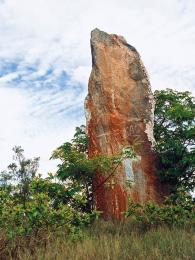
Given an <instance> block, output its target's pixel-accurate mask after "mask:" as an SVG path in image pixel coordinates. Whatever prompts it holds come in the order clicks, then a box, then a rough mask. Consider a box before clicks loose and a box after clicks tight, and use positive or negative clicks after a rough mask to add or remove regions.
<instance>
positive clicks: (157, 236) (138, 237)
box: [7, 222, 195, 260]
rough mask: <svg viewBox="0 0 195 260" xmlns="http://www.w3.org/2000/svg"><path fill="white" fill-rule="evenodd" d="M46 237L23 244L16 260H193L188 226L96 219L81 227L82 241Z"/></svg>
mask: <svg viewBox="0 0 195 260" xmlns="http://www.w3.org/2000/svg"><path fill="white" fill-rule="evenodd" d="M47 236H48V237H47V239H46V240H45V242H44V243H38V244H37V243H36V241H29V242H28V243H24V244H25V245H23V246H22V247H21V248H20V250H19V251H18V252H19V259H22V260H24V259H28V260H31V259H32V260H43V259H44V260H45V259H46V260H54V259H55V260H62V259H63V260H64V259H65V260H69V259H70V260H91V259H92V260H93V259H98V260H99V259H102V260H118V259H120V260H123V259H131V260H134V259H135V260H139V259H140V260H141V259H144V260H145V259H149V260H156V259H158V260H180V259H181V260H183V259H189V260H193V259H195V232H194V230H193V229H192V228H189V227H188V228H180V229H179V228H171V229H168V228H166V227H161V228H156V229H150V230H148V231H146V230H145V231H144V230H143V229H141V228H138V227H135V225H133V224H132V223H124V224H118V223H115V224H114V223H112V222H97V223H96V224H94V225H93V226H92V227H90V228H89V229H87V230H84V233H83V238H82V240H80V241H77V242H71V241H68V240H67V239H66V238H65V237H64V235H63V232H62V233H60V234H58V235H54V234H47ZM29 243H30V244H29ZM13 258H14V257H13ZM13 258H12V259H13ZM7 259H9V258H7ZM14 259H16V258H14Z"/></svg>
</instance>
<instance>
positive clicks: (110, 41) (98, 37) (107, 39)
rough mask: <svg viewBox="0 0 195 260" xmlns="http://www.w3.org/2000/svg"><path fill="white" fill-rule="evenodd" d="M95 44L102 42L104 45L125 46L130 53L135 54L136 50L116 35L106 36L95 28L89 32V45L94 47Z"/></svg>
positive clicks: (106, 34)
mask: <svg viewBox="0 0 195 260" xmlns="http://www.w3.org/2000/svg"><path fill="white" fill-rule="evenodd" d="M97 42H102V43H104V44H106V45H114V44H117V45H121V44H122V45H125V46H126V47H127V48H129V49H130V50H131V51H134V52H137V50H136V49H135V48H134V47H133V46H132V45H130V44H128V43H127V41H126V39H125V38H124V37H123V36H121V35H117V34H108V33H106V32H104V31H101V30H100V29H98V28H95V29H93V30H92V31H91V45H92V46H95V45H96V43H97Z"/></svg>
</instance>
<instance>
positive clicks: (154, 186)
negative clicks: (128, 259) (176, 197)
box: [85, 29, 161, 219]
mask: <svg viewBox="0 0 195 260" xmlns="http://www.w3.org/2000/svg"><path fill="white" fill-rule="evenodd" d="M91 50H92V65H93V67H92V72H91V76H90V79H89V92H88V96H87V98H86V104H85V110H86V118H87V131H88V135H89V140H90V145H89V156H90V157H94V156H96V155H100V154H101V155H115V154H120V153H121V151H122V149H123V148H124V147H128V146H130V145H136V146H137V149H136V153H137V155H138V159H137V160H130V159H126V160H124V163H123V166H121V167H119V168H117V170H116V171H115V173H114V175H113V176H112V177H111V178H109V179H108V180H107V181H106V182H105V183H104V184H102V185H101V183H103V182H104V180H105V178H106V177H105V176H104V175H103V174H101V173H97V176H96V178H95V180H94V187H93V189H94V196H95V202H96V206H97V209H98V210H100V211H102V212H103V216H104V218H108V217H111V216H114V217H116V218H118V219H121V218H122V212H124V211H125V210H126V209H127V204H128V198H132V200H134V201H139V202H146V201H148V200H153V201H160V200H161V188H160V185H159V183H158V181H157V173H156V168H155V154H154V152H153V150H152V146H153V143H154V138H153V112H154V99H153V95H152V92H151V88H150V82H149V79H148V75H147V72H146V69H145V67H144V65H143V63H142V61H141V59H140V55H139V53H138V52H137V51H136V49H135V48H134V47H132V46H131V45H129V44H128V43H127V42H126V40H125V39H124V38H123V37H122V36H118V35H115V34H111V35H109V34H107V33H105V32H102V31H100V30H98V29H95V30H93V31H92V33H91ZM128 182H131V183H132V185H131V187H129V185H127V183H128Z"/></svg>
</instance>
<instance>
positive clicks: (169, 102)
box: [154, 89, 195, 191]
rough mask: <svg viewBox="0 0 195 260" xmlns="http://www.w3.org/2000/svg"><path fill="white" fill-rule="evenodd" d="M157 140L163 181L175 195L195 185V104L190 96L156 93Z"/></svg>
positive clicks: (169, 90) (175, 92)
mask: <svg viewBox="0 0 195 260" xmlns="http://www.w3.org/2000/svg"><path fill="white" fill-rule="evenodd" d="M154 96H155V101H156V107H155V120H154V136H155V139H156V151H157V152H158V154H159V159H160V170H159V174H160V178H161V180H162V182H165V183H169V184H170V186H171V187H172V189H173V191H175V190H177V189H178V188H179V187H185V189H187V190H193V188H194V185H195V103H194V97H192V95H191V93H189V92H187V91H186V92H179V91H175V90H171V89H166V90H160V91H155V93H154Z"/></svg>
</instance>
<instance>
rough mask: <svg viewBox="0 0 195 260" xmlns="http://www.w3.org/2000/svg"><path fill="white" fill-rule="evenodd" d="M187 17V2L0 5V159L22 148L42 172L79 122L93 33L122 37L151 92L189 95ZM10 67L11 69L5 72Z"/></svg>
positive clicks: (191, 34) (191, 51) (194, 34)
mask: <svg viewBox="0 0 195 260" xmlns="http://www.w3.org/2000/svg"><path fill="white" fill-rule="evenodd" d="M194 13H195V1H194V0H171V1H170V0H158V1H156V0H150V1H145V0H137V1H134V0H124V1H119V0H107V1H103V0H99V1H90V0H78V1H71V0H57V1H55V0H28V1H26V0H15V1H12V0H6V1H3V2H0V35H1V40H0V75H1V77H0V120H1V122H3V125H4V126H3V128H2V127H1V128H0V157H1V158H4V160H3V161H4V162H5V163H6V164H7V163H8V159H9V154H10V149H11V147H12V146H13V145H15V144H21V145H22V146H23V147H24V148H25V150H26V152H27V154H29V156H30V155H32V156H33V155H36V156H37V155H41V157H42V169H45V170H48V168H49V164H48V158H49V155H50V152H51V150H52V149H54V148H55V147H56V146H57V145H59V144H60V143H62V142H63V141H64V140H65V139H68V138H70V137H71V134H72V133H73V128H74V126H76V125H79V124H80V123H81V122H82V120H84V115H83V114H82V106H83V101H84V97H85V95H86V91H87V81H88V77H89V73H90V67H91V57H90V46H89V38H90V31H91V30H92V29H93V28H95V27H99V28H100V29H102V30H105V31H107V32H109V33H117V34H121V35H123V36H124V37H125V38H126V39H127V41H128V42H129V43H130V44H131V45H134V46H135V47H136V49H137V50H138V51H139V52H140V54H141V56H142V59H143V61H144V63H145V65H146V67H147V69H148V71H149V74H150V78H151V83H152V86H153V89H159V88H166V87H172V88H175V89H178V90H184V89H186V90H190V91H194V92H195V90H194V81H195V76H194V75H195V64H194V59H195V48H194V45H195V16H194ZM12 63H14V64H16V65H17V66H15V65H14V66H13V68H12V66H10V68H8V69H5V68H4V67H5V65H6V64H8V65H9V64H12ZM5 111H6V112H5ZM5 151H6V152H5ZM1 168H3V166H1V165H0V169H1Z"/></svg>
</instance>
